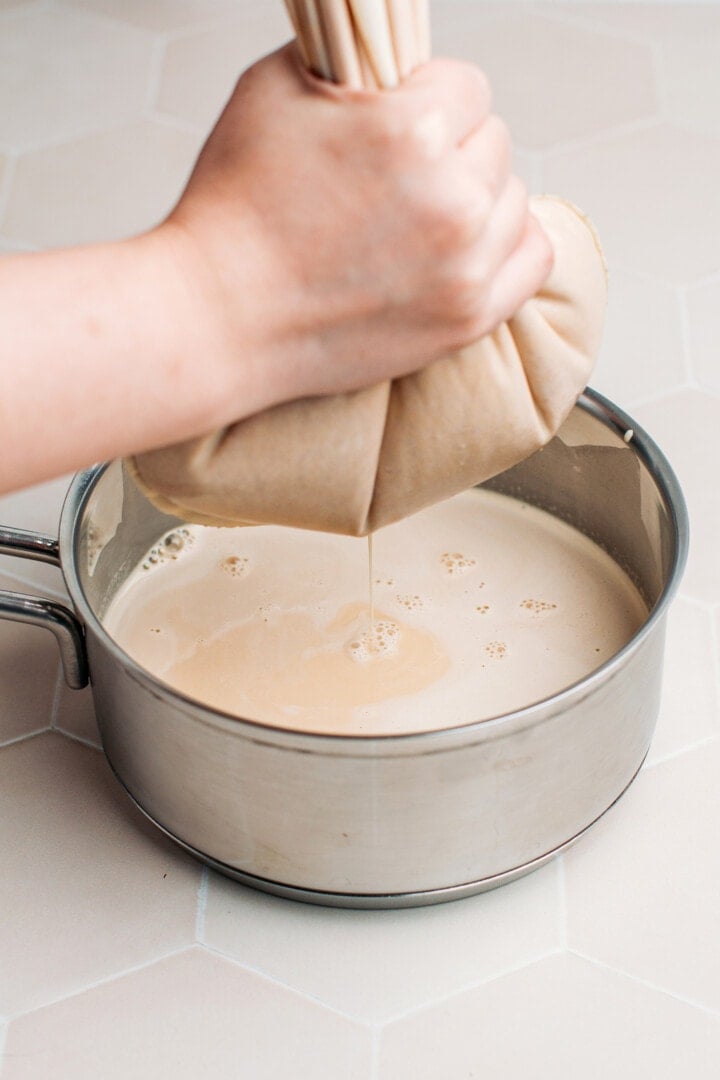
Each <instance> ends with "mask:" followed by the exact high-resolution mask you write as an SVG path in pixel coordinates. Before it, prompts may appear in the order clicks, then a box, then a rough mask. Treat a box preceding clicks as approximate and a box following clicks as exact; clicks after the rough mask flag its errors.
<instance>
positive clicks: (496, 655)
mask: <svg viewBox="0 0 720 1080" xmlns="http://www.w3.org/2000/svg"><path fill="white" fill-rule="evenodd" d="M507 651H508V647H507V645H506V644H505V642H504V641H489V642H488V643H487V645H486V646H485V652H486V653H487V654H488V656H489V657H490V659H491V660H504V659H505V657H506V656H507Z"/></svg>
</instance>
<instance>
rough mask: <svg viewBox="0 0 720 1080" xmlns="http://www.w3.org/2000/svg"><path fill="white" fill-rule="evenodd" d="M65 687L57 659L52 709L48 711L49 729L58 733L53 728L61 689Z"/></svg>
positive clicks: (58, 708)
mask: <svg viewBox="0 0 720 1080" xmlns="http://www.w3.org/2000/svg"><path fill="white" fill-rule="evenodd" d="M64 685H65V676H64V673H63V666H62V663H61V662H60V659H59V658H58V673H57V678H56V679H55V693H54V695H53V702H52V708H51V709H50V729H51V731H58V730H60V729H59V728H56V727H55V722H56V720H57V715H58V712H59V711H60V698H61V696H62V688H63V686H64Z"/></svg>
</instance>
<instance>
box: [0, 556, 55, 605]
mask: <svg viewBox="0 0 720 1080" xmlns="http://www.w3.org/2000/svg"><path fill="white" fill-rule="evenodd" d="M8 557H9V558H11V559H12V558H18V556H16V555H15V556H13V555H10V556H8ZM21 565H23V566H24V565H26V561H25V560H22V561H21ZM2 576H3V577H4V578H8V579H9V580H10V581H12V582H13V586H14V585H20V586H26V587H27V588H29V589H34V590H35V592H34V593H32V594H31V595H32V596H33V598H34V599H36V600H37V599H40V600H44V599H48V600H59V601H60V602H61V603H64V604H69V603H70V598H69V597H68V594H67V592H66V591H65V589H64V588H63V587H62V586H60V587H57V586H54V585H46V584H45V582H39V581H37V580H36V579H33V578H31V577H30V576H29V575H28V576H25V574H22V573H20V574H19V573H17V571H15V570H11V569H6V568H5V567H4V566H3V569H2ZM11 591H12V590H11ZM47 594H49V595H47Z"/></svg>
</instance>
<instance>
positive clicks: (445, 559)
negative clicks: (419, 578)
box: [440, 551, 477, 577]
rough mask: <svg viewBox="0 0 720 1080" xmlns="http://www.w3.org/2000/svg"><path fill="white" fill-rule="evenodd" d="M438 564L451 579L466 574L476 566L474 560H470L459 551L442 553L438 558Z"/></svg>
mask: <svg viewBox="0 0 720 1080" xmlns="http://www.w3.org/2000/svg"><path fill="white" fill-rule="evenodd" d="M440 563H441V565H442V566H443V567H444V568H445V570H446V572H447V573H448V574H450V576H451V577H457V576H459V575H460V574H467V572H468V571H469V570H472V568H473V567H474V566H477V560H476V559H471V558H469V557H468V556H467V555H463V554H462V553H461V552H459V551H452V552H451V551H444V552H443V553H442V555H441V556H440Z"/></svg>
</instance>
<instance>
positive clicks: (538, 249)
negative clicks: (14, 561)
mask: <svg viewBox="0 0 720 1080" xmlns="http://www.w3.org/2000/svg"><path fill="white" fill-rule="evenodd" d="M551 259H552V253H551V251H550V248H549V244H548V242H547V240H546V239H545V238H544V236H543V234H542V233H541V231H540V229H539V227H538V226H537V225H536V223H535V222H534V221H533V219H532V218H531V217H530V216H529V214H528V210H527V200H526V196H525V192H524V190H523V188H522V185H520V183H519V181H517V180H516V179H515V178H514V177H512V175H511V172H510V154H509V139H508V137H507V133H506V131H505V129H504V127H503V125H502V124H501V123H500V122H498V121H497V118H495V117H493V116H492V115H491V112H490V97H489V91H488V88H487V85H486V83H485V80H484V79H483V77H482V76H481V75H480V73H479V72H477V70H476V69H474V68H471V67H470V66H469V65H465V64H459V63H451V62H446V61H445V62H443V61H440V62H433V63H431V64H429V65H426V66H425V67H424V68H423V69H421V70H420V71H419V72H417V73H416V74H415V75H414V76H413V77H412V78H411V79H410V80H409V81H408V83H407V84H406V85H405V86H404V87H402V88H401V89H400V90H398V91H395V92H393V93H391V94H382V95H381V94H365V93H362V94H360V93H350V92H347V91H340V90H338V89H337V88H329V87H328V88H320V87H318V86H316V85H314V84H313V83H312V81H311V80H310V79H309V78H308V77H307V76H305V75H304V74H303V73H302V72H301V70H300V67H299V65H298V64H297V62H296V59H295V55H294V52H293V50H292V49H291V48H285V49H283V50H281V51H280V52H279V53H276V54H274V55H273V56H270V57H268V58H267V59H266V60H264V61H261V62H260V63H259V64H257V65H255V66H254V68H252V69H250V71H249V72H247V73H246V75H245V76H244V77H243V78H242V79H241V80H240V82H239V84H238V87H237V89H236V91H235V93H234V95H233V97H232V98H231V100H230V102H229V104H228V106H227V108H226V111H225V113H224V114H223V116H222V117H221V119H220V121H219V123H218V125H217V127H216V129H215V131H214V132H213V134H212V135H211V137H210V139H209V140H208V143H207V144H206V146H205V149H204V150H203V153H202V154H201V157H200V160H199V162H198V164H197V166H196V169H195V172H194V173H193V176H192V178H191V180H190V183H189V185H188V188H187V190H186V192H185V194H184V195H183V197H182V199H181V200H180V203H179V205H178V207H177V208H176V209H175V210H174V211H173V213H172V214H171V215H170V217H169V218H168V220H167V221H166V222H164V223H163V224H162V225H160V226H158V228H156V229H154V230H153V231H151V232H149V233H147V234H145V235H142V236H139V237H135V238H132V239H130V240H127V241H123V242H120V243H114V244H106V245H96V246H90V247H85V248H77V249H72V250H67V251H56V252H47V253H42V254H38V255H17V256H16V255H13V256H5V257H2V258H0V381H1V382H2V397H1V399H0V410H1V412H2V431H3V435H4V440H3V442H4V445H3V454H2V456H0V490H9V489H12V488H13V487H19V486H22V485H24V484H29V483H33V482H35V481H38V480H41V479H44V478H48V477H50V476H53V475H58V474H60V473H62V472H66V471H68V470H71V469H74V468H77V467H80V466H82V465H85V464H88V463H89V462H91V461H93V460H100V459H104V458H109V457H115V456H118V455H122V454H127V453H130V452H132V451H138V450H141V449H148V448H151V447H154V446H160V445H164V444H166V443H170V442H173V441H177V440H179V439H182V438H186V437H190V436H192V435H197V434H200V433H202V432H205V431H208V430H212V429H213V428H214V427H218V426H221V425H223V424H226V423H229V422H230V421H232V420H235V419H240V418H241V417H243V416H247V415H249V414H251V413H253V412H255V411H258V410H260V409H263V408H266V407H269V406H271V405H273V404H276V403H278V402H280V401H283V400H288V399H291V398H294V397H301V396H306V395H310V394H321V393H333V392H338V391H342V390H346V389H352V388H356V387H359V386H362V385H367V384H370V383H373V382H376V381H378V380H379V379H383V378H388V377H394V376H397V375H400V374H404V373H406V372H407V371H411V370H413V369H414V368H417V367H419V366H421V365H422V364H424V363H427V362H428V361H430V360H432V359H434V358H436V357H437V356H440V355H442V354H443V353H444V352H446V351H448V350H449V349H451V348H453V347H456V346H459V345H461V344H464V343H466V342H467V341H469V340H472V339H473V338H476V337H478V336H480V334H481V333H484V332H486V331H487V330H489V329H491V328H492V327H493V326H494V325H496V324H497V323H498V322H500V321H501V320H502V319H505V318H507V317H508V316H509V315H510V314H512V312H513V311H514V310H516V308H517V307H519V306H520V304H521V303H522V302H523V301H524V300H525V299H526V298H527V297H528V296H530V295H532V294H533V293H534V292H535V291H536V290H537V288H539V286H540V284H541V283H542V281H543V280H544V278H545V276H546V275H547V273H548V271H549V269H550V264H551Z"/></svg>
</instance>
